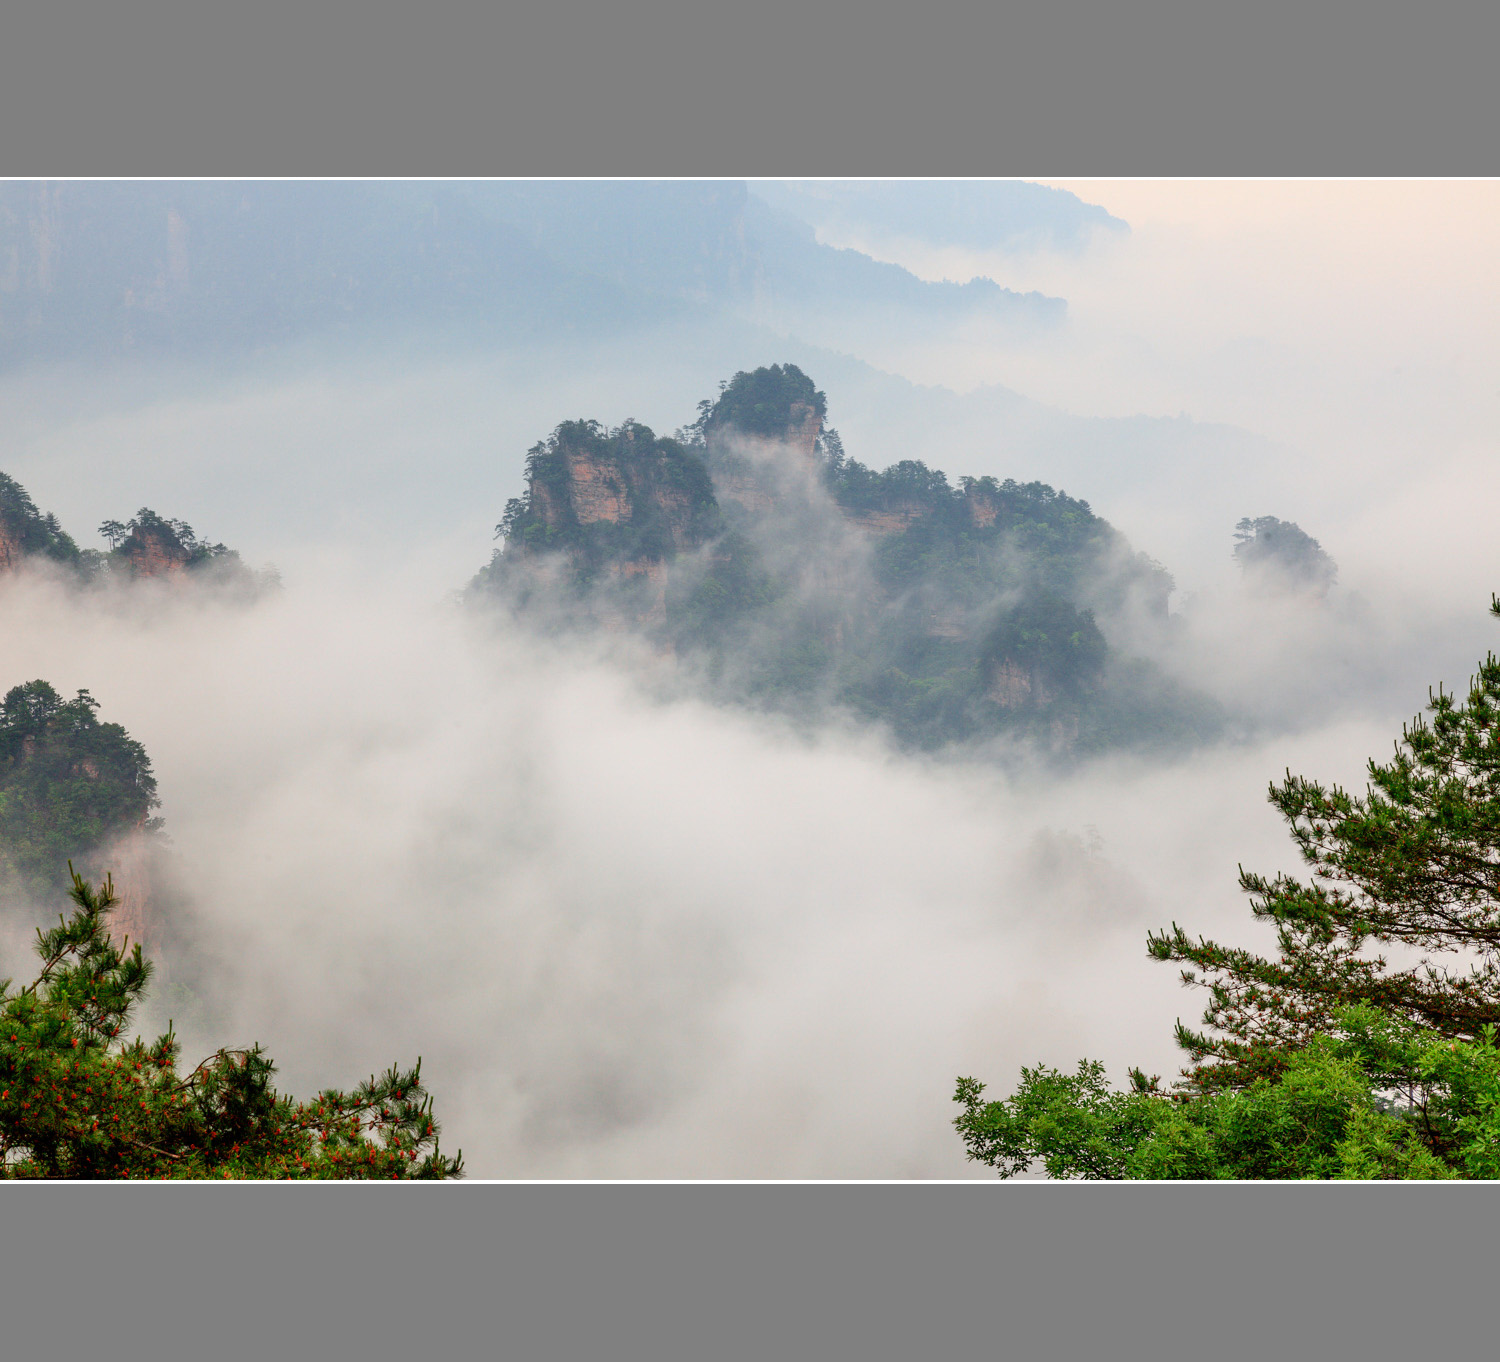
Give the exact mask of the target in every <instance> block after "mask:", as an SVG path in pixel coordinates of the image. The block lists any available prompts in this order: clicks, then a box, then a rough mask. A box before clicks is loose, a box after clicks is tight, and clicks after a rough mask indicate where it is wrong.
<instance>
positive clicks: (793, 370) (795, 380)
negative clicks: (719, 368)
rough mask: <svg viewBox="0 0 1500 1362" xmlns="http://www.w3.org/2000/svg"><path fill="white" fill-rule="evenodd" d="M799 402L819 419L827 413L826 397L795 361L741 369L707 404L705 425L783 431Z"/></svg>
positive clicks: (752, 431) (761, 432)
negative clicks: (710, 404)
mask: <svg viewBox="0 0 1500 1362" xmlns="http://www.w3.org/2000/svg"><path fill="white" fill-rule="evenodd" d="M797 404H801V405H803V406H805V407H807V408H809V409H810V410H811V411H814V412H816V413H817V415H818V417H819V419H821V418H822V417H824V416H826V415H827V414H828V399H827V397H826V396H825V395H824V394H823V393H821V392H819V391H818V389H817V388H815V387H814V386H813V381H812V379H810V378H809V377H808V376H807V375H806V374H804V373H803V372H802V370H801V369H799V368H798V367H797V366H796V365H795V364H772V365H769V366H767V367H763V368H760V369H756V370H754V371H753V372H748V373H747V372H746V371H744V370H741V371H740V372H739V373H737V374H735V376H734V377H733V378H731V379H729V380H728V382H726V383H725V384H723V386H722V389H721V391H720V393H719V397H718V400H717V401H716V402H714V403H713V404H712V406H711V407H708V408H707V410H706V412H705V418H706V419H705V420H704V428H705V429H716V428H718V427H720V426H733V427H734V428H735V429H736V430H741V431H744V432H745V433H746V434H747V435H766V436H771V437H775V436H780V435H784V434H785V433H786V430H787V426H788V425H789V424H790V423H791V419H792V407H793V406H794V405H797Z"/></svg>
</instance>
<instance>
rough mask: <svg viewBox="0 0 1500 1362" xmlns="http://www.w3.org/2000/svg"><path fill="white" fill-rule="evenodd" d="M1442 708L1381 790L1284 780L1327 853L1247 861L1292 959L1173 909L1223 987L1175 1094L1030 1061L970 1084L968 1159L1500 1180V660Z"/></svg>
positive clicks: (1408, 730) (1165, 1170)
mask: <svg viewBox="0 0 1500 1362" xmlns="http://www.w3.org/2000/svg"><path fill="white" fill-rule="evenodd" d="M1491 611H1492V613H1494V614H1496V615H1500V598H1497V599H1495V600H1494V601H1493V603H1492V605H1491ZM1427 710H1428V715H1430V718H1424V717H1422V716H1418V717H1417V718H1416V719H1415V720H1414V721H1413V722H1412V723H1411V724H1409V725H1407V726H1406V727H1405V728H1404V729H1403V730H1402V735H1401V739H1400V741H1399V742H1398V743H1397V744H1396V750H1395V754H1394V757H1393V759H1392V760H1391V761H1389V762H1386V763H1384V764H1381V763H1378V762H1375V761H1371V762H1370V763H1369V767H1368V770H1369V785H1368V788H1367V789H1366V791H1365V793H1364V794H1362V795H1352V794H1350V793H1349V792H1348V791H1346V790H1344V789H1341V788H1340V787H1338V786H1336V785H1335V786H1331V787H1324V786H1322V785H1319V784H1317V783H1316V782H1314V781H1310V780H1307V779H1304V778H1302V777H1300V776H1293V775H1292V774H1291V773H1290V772H1288V773H1287V777H1286V780H1285V781H1284V782H1282V783H1281V784H1279V785H1277V784H1273V785H1272V786H1271V791H1270V798H1271V802H1272V803H1273V804H1274V805H1276V807H1277V808H1278V809H1279V810H1280V811H1281V812H1282V814H1283V816H1284V817H1285V818H1286V820H1287V822H1288V824H1289V825H1290V828H1291V832H1292V836H1293V838H1294V839H1295V841H1296V843H1297V846H1298V849H1299V850H1300V851H1301V853H1302V856H1303V859H1304V860H1305V861H1306V862H1307V864H1308V865H1309V866H1310V867H1311V876H1310V880H1309V881H1303V880H1299V879H1297V878H1295V877H1293V876H1290V875H1277V876H1274V877H1269V878H1268V877H1266V876H1263V875H1258V874H1255V873H1252V872H1247V871H1244V870H1243V869H1242V870H1241V872H1240V883H1241V885H1242V887H1243V888H1244V889H1245V890H1246V891H1247V893H1249V895H1250V896H1251V908H1252V911H1253V912H1254V913H1255V915H1256V916H1257V917H1259V918H1261V919H1262V920H1265V921H1268V922H1271V923H1273V924H1274V925H1275V927H1276V933H1277V946H1278V953H1277V955H1276V957H1275V958H1274V959H1273V958H1267V957H1264V956H1261V955H1257V954H1256V953H1255V952H1253V951H1250V950H1245V949H1242V948H1238V947H1226V946H1221V945H1219V944H1217V943H1216V942H1213V941H1209V940H1206V939H1204V938H1201V937H1200V938H1198V939H1196V940H1194V939H1193V938H1191V937H1189V936H1188V935H1187V933H1186V932H1184V931H1183V930H1182V928H1181V927H1179V926H1177V925H1176V924H1175V923H1174V924H1173V926H1172V928H1171V930H1170V931H1166V932H1160V933H1153V934H1151V935H1150V936H1148V938H1147V943H1148V949H1149V951H1150V954H1151V955H1152V956H1153V957H1155V958H1156V959H1159V960H1175V961H1178V962H1179V963H1182V964H1185V965H1188V966H1190V967H1191V968H1188V969H1185V970H1184V971H1183V975H1182V977H1183V980H1184V982H1185V983H1187V984H1189V985H1191V986H1195V987H1201V988H1205V989H1207V990H1208V993H1209V1004H1208V1008H1207V1011H1206V1012H1205V1014H1204V1027H1205V1029H1203V1030H1194V1029H1192V1028H1189V1027H1186V1026H1184V1025H1183V1024H1182V1023H1181V1022H1179V1023H1178V1024H1177V1040H1178V1043H1179V1044H1180V1045H1181V1046H1182V1047H1183V1048H1184V1049H1185V1050H1186V1052H1187V1054H1188V1057H1189V1059H1190V1060H1191V1064H1190V1066H1189V1067H1188V1068H1186V1069H1184V1070H1183V1072H1182V1081H1181V1082H1179V1083H1178V1084H1177V1085H1176V1087H1175V1089H1173V1090H1171V1091H1164V1090H1163V1089H1162V1088H1161V1087H1160V1080H1159V1079H1158V1078H1155V1077H1152V1078H1147V1077H1146V1075H1145V1074H1143V1073H1141V1072H1140V1071H1139V1070H1132V1071H1131V1072H1130V1080H1131V1087H1130V1090H1129V1091H1125V1092H1120V1091H1115V1090H1112V1089H1111V1088H1110V1087H1109V1086H1108V1084H1107V1082H1106V1080H1105V1076H1104V1069H1103V1066H1102V1065H1100V1064H1099V1063H1097V1062H1096V1061H1089V1060H1084V1061H1082V1062H1080V1064H1079V1067H1078V1072H1077V1074H1076V1075H1068V1074H1064V1073H1061V1072H1060V1071H1058V1070H1055V1069H1050V1068H1048V1067H1046V1066H1045V1065H1043V1066H1039V1067H1037V1068H1035V1069H1023V1070H1022V1071H1021V1084H1020V1087H1019V1088H1018V1089H1017V1091H1016V1092H1015V1093H1014V1094H1013V1095H1012V1096H1011V1097H1009V1098H1006V1099H1003V1100H1001V1101H997V1102H995V1101H991V1102H987V1101H985V1100H984V1098H983V1093H984V1084H982V1083H980V1082H978V1081H977V1080H975V1079H973V1078H961V1079H959V1080H958V1086H957V1089H956V1091H955V1094H954V1101H956V1102H958V1103H959V1104H960V1106H961V1107H962V1108H963V1111H962V1114H961V1115H960V1116H959V1117H957V1118H956V1120H955V1121H954V1125H955V1127H956V1128H957V1129H958V1132H959V1134H960V1135H961V1136H962V1138H963V1140H964V1143H965V1144H966V1145H967V1147H968V1152H969V1157H970V1158H971V1159H975V1160H978V1161H979V1162H983V1163H987V1164H990V1165H992V1166H993V1167H995V1168H996V1169H997V1170H998V1171H999V1172H1000V1175H1001V1176H1002V1177H1013V1176H1015V1175H1016V1174H1017V1173H1019V1172H1022V1171H1024V1170H1026V1169H1028V1168H1031V1167H1033V1166H1035V1164H1037V1163H1041V1164H1042V1165H1043V1166H1044V1167H1045V1169H1046V1171H1047V1172H1048V1173H1049V1175H1051V1176H1054V1177H1083V1178H1330V1177H1351V1178H1412V1177H1468V1178H1493V1177H1495V1176H1497V1175H1500V1044H1497V1035H1500V661H1497V660H1496V658H1495V656H1494V654H1493V653H1492V654H1490V655H1489V656H1488V657H1486V659H1485V660H1484V662H1483V663H1481V664H1480V667H1479V671H1478V673H1477V674H1476V675H1475V677H1474V678H1473V680H1472V683H1471V685H1470V688H1469V694H1468V698H1467V700H1466V701H1464V702H1462V703H1460V702H1459V701H1457V700H1456V699H1455V697H1454V696H1452V695H1450V694H1448V693H1446V692H1444V691H1443V690H1442V689H1441V688H1440V689H1439V690H1438V691H1437V692H1436V693H1435V694H1432V695H1430V703H1429V705H1428V707H1427ZM1392 945H1395V946H1399V947H1401V948H1403V950H1404V952H1405V953H1406V954H1407V955H1408V959H1407V960H1406V961H1403V962H1401V963H1392V962H1391V961H1390V960H1388V959H1387V958H1386V956H1385V955H1383V954H1380V953H1379V952H1378V948H1379V947H1381V946H1386V947H1389V946H1392ZM1372 946H1373V947H1375V948H1377V949H1376V951H1374V952H1372V951H1371V949H1370V947H1372ZM1443 957H1449V958H1450V960H1451V962H1452V963H1451V965H1450V964H1449V963H1446V962H1444V960H1443Z"/></svg>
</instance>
